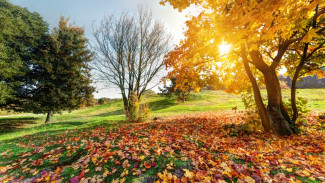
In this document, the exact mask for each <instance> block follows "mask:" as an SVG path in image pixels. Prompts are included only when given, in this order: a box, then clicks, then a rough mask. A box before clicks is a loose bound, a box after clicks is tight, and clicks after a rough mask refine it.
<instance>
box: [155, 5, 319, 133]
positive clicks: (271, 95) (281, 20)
mask: <svg viewBox="0 0 325 183" xmlns="http://www.w3.org/2000/svg"><path fill="white" fill-rule="evenodd" d="M166 2H169V3H170V4H171V5H172V6H174V7H175V8H177V9H179V10H180V11H181V10H183V9H185V8H187V7H188V6H190V5H191V4H194V5H196V6H197V7H199V8H200V9H201V10H202V12H201V13H200V15H199V16H197V17H193V18H192V19H191V20H189V21H188V22H187V27H188V30H187V31H186V34H185V35H186V37H187V38H186V39H185V41H184V42H182V43H181V45H180V46H181V47H184V48H183V49H184V50H186V52H184V53H185V54H182V56H183V55H187V54H188V52H189V50H190V52H193V53H199V52H200V51H201V50H204V52H206V53H209V52H213V51H216V49H215V47H216V46H215V45H220V44H222V42H226V43H228V44H231V45H232V52H231V54H229V55H228V56H227V57H225V58H224V59H223V58H220V59H218V60H214V61H215V62H220V64H221V68H224V72H225V73H228V76H230V77H232V78H236V80H238V81H240V80H244V79H245V78H248V80H249V81H250V84H251V87H252V88H253V91H254V99H255V103H256V106H257V108H258V111H259V115H260V117H261V120H262V125H263V127H264V130H266V131H273V132H274V133H275V134H278V135H291V134H293V133H294V129H293V128H291V127H290V123H292V122H291V119H290V116H289V115H288V113H287V111H286V109H285V108H284V105H283V101H282V93H281V88H280V83H279V80H278V74H277V71H278V70H279V69H280V68H281V65H282V64H283V60H284V57H286V54H287V51H288V50H289V48H290V46H291V45H293V44H295V43H299V42H309V41H310V37H311V38H313V37H315V33H316V32H319V33H322V32H323V29H322V28H320V29H319V28H317V29H316V28H314V27H313V26H309V23H310V22H312V21H313V20H315V19H316V20H317V19H320V18H322V17H323V16H324V12H325V9H324V2H323V1H321V0H314V1H302V0H298V1H291V0H281V1H275V0H261V1H257V0H248V1H247V0H240V1H228V0H220V1H211V0H191V1H187V0H179V1H174V0H162V1H161V4H164V3H166ZM306 37H307V38H306ZM202 39H203V40H206V41H205V44H199V45H197V46H187V45H191V44H195V45H196V44H198V43H197V42H196V40H202ZM190 41H191V42H190ZM200 45H201V46H200ZM197 56H198V58H199V59H198V60H200V63H203V64H204V62H205V60H206V59H204V58H205V57H202V56H200V55H197ZM296 62H298V60H296ZM243 73H246V76H244V75H243ZM226 75H227V74H226ZM257 77H260V78H261V79H258V80H257V79H256V78H257ZM228 78H229V77H228ZM261 80H263V82H264V83H265V86H266V90H267V101H268V103H267V106H266V107H265V105H264V103H263V100H262V97H261V92H260V89H259V86H258V82H261ZM246 83H247V82H243V84H245V85H246ZM237 84H238V86H236V87H234V88H235V89H236V88H237V89H240V87H239V85H240V84H242V83H237Z"/></svg>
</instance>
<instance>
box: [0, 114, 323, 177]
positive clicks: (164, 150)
mask: <svg viewBox="0 0 325 183" xmlns="http://www.w3.org/2000/svg"><path fill="white" fill-rule="evenodd" d="M315 115H316V114H315V113H312V114H311V115H310V116H309V117H308V118H306V119H307V120H305V121H300V123H301V124H302V123H303V124H304V125H303V126H302V133H301V134H300V135H292V136H290V137H284V138H283V137H277V136H274V135H272V134H269V133H263V132H259V131H257V132H254V133H251V132H249V131H247V130H245V129H246V128H243V125H244V123H245V117H244V115H243V113H238V112H237V113H234V112H232V111H229V112H214V113H193V114H187V115H184V114H180V115H176V116H174V117H168V118H166V119H165V120H163V121H159V122H149V123H143V124H118V125H115V124H111V125H109V124H108V123H106V125H105V126H99V127H90V128H85V129H71V130H63V131H50V132H39V133H37V134H33V135H25V136H23V137H21V138H16V139H11V140H5V141H3V142H2V143H0V152H1V156H0V182H20V181H25V182H51V181H53V182H67V181H69V182H120V183H121V182H155V181H158V182H174V181H176V182H193V181H195V182H211V180H219V181H221V182H243V181H246V182H261V181H262V182H268V181H274V182H310V183H312V182H315V183H318V182H319V183H320V182H323V181H325V179H324V174H323V173H324V171H325V169H324V166H323V165H324V163H325V153H324V151H325V146H324V144H325V141H324V138H323V137H324V135H325V131H324V126H325V121H324V120H323V121H319V120H315V119H317V116H315Z"/></svg>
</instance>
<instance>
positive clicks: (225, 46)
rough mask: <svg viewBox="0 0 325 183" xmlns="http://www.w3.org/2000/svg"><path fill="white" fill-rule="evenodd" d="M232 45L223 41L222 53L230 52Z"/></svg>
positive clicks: (220, 46)
mask: <svg viewBox="0 0 325 183" xmlns="http://www.w3.org/2000/svg"><path fill="white" fill-rule="evenodd" d="M230 49H231V45H230V44H227V43H226V42H222V44H221V45H219V52H220V55H227V54H228V53H229V52H230Z"/></svg>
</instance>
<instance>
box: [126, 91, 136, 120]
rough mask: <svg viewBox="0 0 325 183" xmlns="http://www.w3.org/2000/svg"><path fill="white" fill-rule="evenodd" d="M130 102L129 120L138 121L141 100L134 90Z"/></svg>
mask: <svg viewBox="0 0 325 183" xmlns="http://www.w3.org/2000/svg"><path fill="white" fill-rule="evenodd" d="M129 102H130V106H129V111H128V120H129V121H130V122H137V121H138V113H139V100H138V96H137V95H136V94H135V93H134V92H131V94H130V101H129Z"/></svg>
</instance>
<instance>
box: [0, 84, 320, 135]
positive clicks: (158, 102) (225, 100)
mask: <svg viewBox="0 0 325 183" xmlns="http://www.w3.org/2000/svg"><path fill="white" fill-rule="evenodd" d="M262 94H263V95H264V96H265V95H266V91H265V90H263V91H262ZM283 95H284V99H285V100H287V99H288V98H289V96H290V91H289V90H284V92H283ZM298 97H304V98H307V99H308V108H309V109H311V110H325V89H303V90H298ZM142 103H149V107H150V110H151V116H152V117H156V116H172V115H176V114H188V113H193V112H211V111H220V110H231V108H233V107H235V106H238V109H244V106H243V104H242V102H241V99H240V96H237V95H230V94H227V93H225V92H223V91H203V92H201V93H200V94H191V95H190V96H189V101H187V102H185V103H178V102H177V101H176V100H175V98H165V97H160V96H151V97H150V98H144V99H143V100H142ZM13 116H15V117H1V116H0V140H5V139H12V138H16V137H19V136H23V135H30V134H34V133H38V132H45V131H47V132H50V131H56V130H65V129H80V128H87V127H91V126H98V125H109V124H116V123H119V122H120V121H122V120H124V119H125V118H124V111H123V105H122V102H114V103H110V104H105V105H99V106H95V107H89V108H84V109H81V110H76V111H72V112H71V113H68V112H64V113H63V114H62V115H59V114H56V115H54V116H53V117H52V122H51V123H50V124H44V120H45V115H34V114H13Z"/></svg>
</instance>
